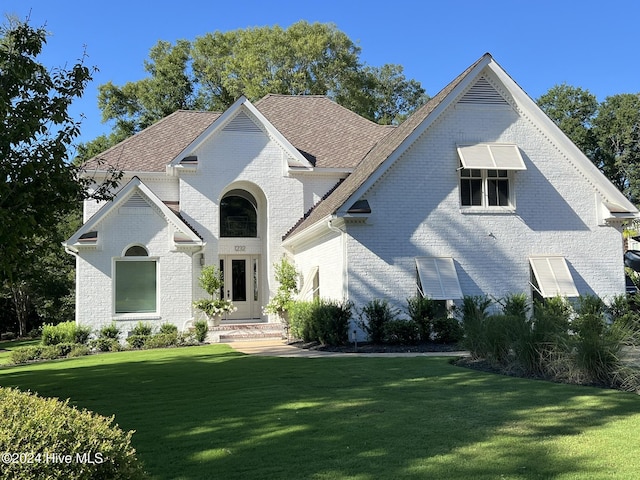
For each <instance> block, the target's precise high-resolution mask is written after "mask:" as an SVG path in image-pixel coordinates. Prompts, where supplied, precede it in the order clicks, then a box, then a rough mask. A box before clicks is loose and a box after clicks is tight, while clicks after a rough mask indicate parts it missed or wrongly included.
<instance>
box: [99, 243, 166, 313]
mask: <svg viewBox="0 0 640 480" xmlns="http://www.w3.org/2000/svg"><path fill="white" fill-rule="evenodd" d="M130 246H131V245H130ZM130 246H129V247H130ZM129 247H127V248H126V249H125V251H126V250H127V249H128V248H129ZM123 253H124V252H123ZM119 262H154V263H155V266H156V298H155V310H154V311H153V312H118V311H117V298H116V295H117V285H116V268H117V264H118V263H119ZM111 272H112V275H111V292H112V295H111V297H112V298H111V311H112V315H113V318H114V319H116V320H131V319H133V320H136V319H147V320H151V319H158V318H160V298H161V292H160V257H150V256H146V257H133V256H129V257H125V256H121V257H113V258H112V261H111Z"/></svg>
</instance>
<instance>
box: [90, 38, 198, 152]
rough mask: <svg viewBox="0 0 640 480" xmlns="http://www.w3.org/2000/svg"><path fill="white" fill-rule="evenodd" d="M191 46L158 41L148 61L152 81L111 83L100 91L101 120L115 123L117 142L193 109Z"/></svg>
mask: <svg viewBox="0 0 640 480" xmlns="http://www.w3.org/2000/svg"><path fill="white" fill-rule="evenodd" d="M190 48H191V44H190V43H189V42H188V41H186V40H178V41H177V42H176V44H175V45H174V46H172V45H171V44H170V43H169V42H164V41H159V42H158V43H157V44H156V45H155V46H154V47H153V48H152V49H151V52H150V54H149V60H148V61H145V63H144V68H145V70H146V71H147V72H148V73H149V74H150V77H147V78H144V79H142V80H140V81H138V82H128V83H126V84H125V85H124V86H123V87H121V88H120V87H117V86H115V85H114V84H113V83H111V82H108V83H106V84H104V85H101V86H100V87H99V93H98V106H99V107H100V109H101V110H102V120H103V121H109V120H115V122H116V125H115V129H114V133H115V138H112V139H110V140H112V141H115V140H117V139H118V138H120V139H122V138H126V137H128V136H131V135H133V134H134V133H136V132H138V131H140V130H142V129H144V128H146V127H148V126H150V125H152V124H153V123H154V122H156V121H157V120H159V119H161V118H163V117H166V116H167V115H169V114H171V113H173V112H175V111H176V110H179V109H190V108H193V106H194V98H193V93H194V80H193V79H192V78H191V77H190V76H189V74H188V73H187V71H188V65H189V61H190Z"/></svg>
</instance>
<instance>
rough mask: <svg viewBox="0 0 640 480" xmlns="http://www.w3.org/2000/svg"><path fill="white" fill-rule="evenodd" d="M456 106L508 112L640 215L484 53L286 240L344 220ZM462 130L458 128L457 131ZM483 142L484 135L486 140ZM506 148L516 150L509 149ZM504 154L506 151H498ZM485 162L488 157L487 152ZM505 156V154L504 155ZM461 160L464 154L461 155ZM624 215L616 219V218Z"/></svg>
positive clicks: (627, 211)
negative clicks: (316, 226)
mask: <svg viewBox="0 0 640 480" xmlns="http://www.w3.org/2000/svg"><path fill="white" fill-rule="evenodd" d="M456 106H460V107H465V108H471V107H476V106H480V107H482V108H483V109H486V108H496V109H500V111H502V112H510V115H512V116H514V118H515V117H522V118H526V120H527V121H528V122H529V124H530V125H531V128H535V129H536V130H537V131H538V132H541V133H542V135H543V136H544V137H545V138H546V139H547V140H548V141H549V142H550V143H551V144H552V145H553V147H554V148H555V149H556V151H557V152H559V154H560V155H561V156H563V157H564V160H566V164H567V166H568V168H569V169H570V170H571V171H572V172H573V173H572V174H577V175H581V176H582V177H583V178H584V179H586V181H587V183H588V184H589V185H590V186H591V187H592V188H593V191H594V192H597V195H598V197H599V198H600V201H601V202H602V203H603V204H614V205H616V209H621V210H624V215H626V218H632V217H635V216H636V215H638V210H637V209H636V208H635V206H634V205H633V204H631V202H629V201H628V200H627V199H626V198H625V197H624V195H622V193H620V192H619V191H618V190H617V189H616V188H615V186H613V184H612V183H611V182H610V181H609V180H608V179H607V178H606V177H605V176H604V175H603V174H602V173H601V172H600V171H599V170H598V169H597V168H596V167H595V166H594V165H593V164H592V162H591V161H590V160H589V159H588V158H587V157H586V156H585V155H584V154H583V153H582V152H581V151H580V150H579V149H578V148H577V147H576V146H575V145H574V144H573V143H572V142H571V141H570V140H569V139H568V138H567V137H566V135H565V134H564V133H563V132H562V131H561V130H560V129H559V128H558V127H557V126H556V125H555V124H554V123H553V122H552V121H551V120H550V119H549V118H548V117H547V116H546V115H545V114H544V112H542V110H540V108H539V107H538V106H537V105H536V104H535V102H533V100H532V99H531V98H530V97H529V96H528V95H527V94H526V93H525V92H524V91H523V90H522V89H521V88H520V87H519V86H518V85H517V84H516V83H515V82H514V81H513V80H512V79H511V78H510V77H509V76H508V74H507V73H506V72H505V71H504V70H502V68H501V67H500V66H499V65H498V64H497V63H496V62H495V61H494V60H493V58H492V57H491V55H489V54H485V55H484V56H483V57H481V58H480V59H479V60H478V61H477V62H476V63H474V64H473V65H471V66H470V67H469V68H468V69H467V70H465V71H464V72H463V73H462V74H461V75H460V76H458V77H457V78H456V79H454V81H453V82H451V83H450V84H449V85H448V86H447V87H445V88H444V89H443V90H442V91H441V92H439V93H438V94H437V95H436V96H435V97H433V98H432V99H431V100H430V101H429V102H428V103H427V104H426V105H424V106H423V107H422V108H420V109H418V110H417V111H416V112H414V114H413V115H411V116H410V117H409V118H408V119H407V120H406V121H405V122H404V123H403V124H401V125H400V126H399V127H398V128H397V129H396V131H394V132H392V133H391V134H389V135H388V136H387V137H385V138H384V139H383V140H382V141H380V142H379V143H378V144H377V145H376V146H375V147H374V149H373V150H372V151H371V152H369V154H368V155H367V156H366V157H365V158H364V159H363V161H362V162H361V163H360V164H359V165H358V167H357V168H356V169H355V170H354V172H353V173H352V174H351V175H350V176H349V177H348V178H347V179H346V180H345V181H344V182H343V183H342V184H341V185H340V186H338V187H337V188H336V189H335V191H334V192H333V193H332V194H331V195H329V196H328V197H327V199H326V200H324V201H323V202H321V203H320V204H319V205H317V206H316V208H314V210H313V211H311V212H310V213H309V215H308V216H307V217H306V218H305V219H304V220H302V221H301V222H300V223H299V224H298V225H297V226H296V227H295V228H294V229H292V231H290V232H289V233H288V236H287V238H290V237H293V236H295V235H297V234H298V233H300V232H302V231H304V230H305V229H307V228H309V227H310V226H311V225H313V224H315V223H316V222H321V221H325V220H326V219H327V218H329V217H332V216H338V217H339V216H346V215H347V214H348V210H349V208H350V207H351V205H353V204H354V203H355V202H356V201H358V200H362V199H365V198H366V192H367V191H368V190H369V189H370V188H371V187H372V186H373V185H374V184H375V183H376V182H377V181H379V180H380V179H382V178H383V176H384V175H385V173H386V172H387V171H388V170H389V169H390V168H391V166H392V165H393V164H394V163H395V162H396V161H397V160H398V159H399V158H400V157H401V156H402V155H403V154H404V153H405V152H406V151H407V150H408V149H409V148H411V146H412V145H413V144H414V143H415V142H416V141H417V139H418V138H420V136H421V135H423V134H425V132H427V131H428V130H429V129H430V127H431V126H432V125H434V124H436V122H438V121H439V119H440V118H441V117H442V115H443V114H445V112H446V111H448V110H449V109H450V108H452V107H453V108H455V107H456ZM487 115H488V116H487V118H486V119H485V120H484V121H485V122H486V123H485V124H486V126H487V127H491V122H492V117H491V116H490V112H487ZM461 130H464V128H463V127H462V126H461V127H460V129H459V130H458V131H461ZM449 135H450V141H451V142H452V144H451V147H452V151H455V147H456V144H459V143H465V144H466V143H467V142H460V140H461V137H460V135H459V134H458V133H457V132H455V131H452V132H451V133H449ZM482 137H483V135H480V136H479V137H478V138H473V139H470V140H471V141H469V142H468V143H469V144H471V145H475V144H478V143H487V142H496V139H495V138H482ZM484 137H486V135H485V136H484ZM508 148H515V146H511V147H508ZM508 148H507V150H508ZM502 150H503V151H504V149H502ZM486 153H487V157H488V158H489V157H491V156H492V152H486ZM507 153H509V152H507ZM462 157H464V154H463V155H462ZM510 157H511V159H510V160H509V161H508V165H510V169H514V168H515V169H523V168H524V166H523V163H522V161H521V159H519V158H517V156H514V155H510ZM614 217H616V215H611V217H610V218H614ZM621 217H622V215H617V217H616V218H618V219H620V218H621Z"/></svg>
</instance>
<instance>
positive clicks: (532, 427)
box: [0, 347, 640, 479]
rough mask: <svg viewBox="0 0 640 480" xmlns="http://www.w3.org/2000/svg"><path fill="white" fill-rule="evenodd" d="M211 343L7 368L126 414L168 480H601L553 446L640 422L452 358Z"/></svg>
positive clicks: (599, 393)
mask: <svg viewBox="0 0 640 480" xmlns="http://www.w3.org/2000/svg"><path fill="white" fill-rule="evenodd" d="M197 348H199V349H200V350H198V349H197ZM197 348H196V349H173V350H166V351H162V352H161V353H157V351H153V352H136V353H127V354H109V355H104V356H103V357H102V358H101V361H100V363H97V364H96V363H95V362H90V361H89V360H84V359H79V360H74V361H71V362H67V361H65V362H55V363H50V364H42V365H32V366H28V367H21V368H16V369H7V370H4V371H0V383H1V384H2V385H4V386H9V385H16V386H19V387H20V388H22V389H31V390H33V391H37V392H38V393H39V394H41V395H44V396H58V397H62V398H66V397H68V396H71V398H72V402H73V403H74V404H76V405H78V406H80V407H84V408H89V409H91V410H94V411H96V412H98V413H101V414H103V415H112V414H115V415H116V421H117V422H118V424H120V426H121V427H122V428H124V429H133V430H136V433H135V435H134V437H133V442H134V445H135V446H136V448H137V450H138V453H139V455H140V457H141V458H142V459H143V461H144V462H145V464H146V466H147V469H148V470H149V471H150V472H151V473H152V474H154V475H155V476H156V477H157V478H183V479H199V478H224V479H233V478H238V479H248V478H251V479H253V478H277V479H280V478H296V479H298V478H358V479H376V478H415V479H422V478H465V479H466V478H474V479H478V478H496V477H500V476H501V475H504V476H506V477H510V478H552V477H554V476H557V475H560V474H574V475H576V476H581V475H584V476H585V477H590V478H594V477H598V476H599V472H598V470H597V469H598V468H600V467H598V466H597V465H594V464H593V462H591V461H590V460H591V458H589V457H590V456H589V455H588V454H586V453H580V454H575V452H574V453H573V454H571V455H568V454H566V452H564V453H563V452H561V451H558V448H557V446H555V445H557V443H553V442H555V441H556V440H557V439H559V438H561V437H563V436H571V435H579V434H583V433H585V431H587V430H589V429H591V428H594V427H600V426H604V425H606V424H608V423H609V422H611V421H614V420H617V419H620V418H624V417H629V416H631V415H632V414H637V413H640V404H639V402H638V398H637V396H634V395H630V394H623V393H620V392H614V391H610V390H598V389H591V388H585V387H573V386H566V385H557V384H551V383H547V382H540V381H530V380H524V379H515V378H508V377H501V376H497V375H493V374H487V373H482V372H476V371H472V370H465V369H461V368H459V367H455V366H452V365H450V364H449V362H448V361H447V360H446V359H444V358H382V359H378V358H376V359H373V358H356V359H354V358H347V359H345V358H322V359H305V358H302V359H290V358H287V359H285V358H268V357H267V358H265V357H249V356H244V355H242V354H239V353H236V352H234V351H232V350H225V349H223V348H220V347H197ZM200 352H202V353H200ZM123 355H128V357H127V356H123ZM628 441H629V442H632V443H635V442H636V441H637V439H628ZM602 473H604V472H602Z"/></svg>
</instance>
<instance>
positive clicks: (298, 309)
mask: <svg viewBox="0 0 640 480" xmlns="http://www.w3.org/2000/svg"><path fill="white" fill-rule="evenodd" d="M316 302H317V301H312V302H304V301H299V302H293V303H292V304H291V306H290V308H289V334H290V335H291V337H293V338H296V339H301V340H303V341H305V342H311V341H312V339H313V337H314V332H313V331H312V316H313V309H314V304H315V303H316Z"/></svg>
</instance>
